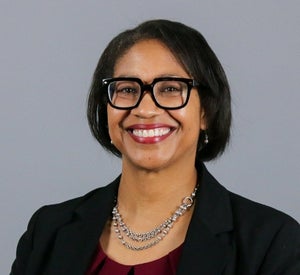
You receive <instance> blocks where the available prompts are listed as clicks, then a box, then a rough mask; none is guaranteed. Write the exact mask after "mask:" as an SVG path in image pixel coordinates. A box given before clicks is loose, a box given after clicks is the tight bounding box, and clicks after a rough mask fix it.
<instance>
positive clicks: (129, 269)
mask: <svg viewBox="0 0 300 275" xmlns="http://www.w3.org/2000/svg"><path fill="white" fill-rule="evenodd" d="M182 247H183V244H182V245H180V246H179V247H177V248H176V249H174V250H173V251H171V252H170V253H169V254H168V255H166V256H164V257H162V258H160V259H157V260H154V261H152V262H147V263H143V264H137V265H123V264H120V263H117V262H115V261H113V260H112V259H110V258H108V256H107V255H106V254H105V253H104V251H103V250H102V248H101V245H100V244H99V246H98V248H97V251H96V253H95V256H94V259H93V260H92V263H91V265H90V267H89V269H88V271H87V273H86V275H111V274H115V275H129V274H130V275H131V274H134V275H158V274H159V275H175V274H176V269H177V265H178V262H179V258H180V255H181V251H182Z"/></svg>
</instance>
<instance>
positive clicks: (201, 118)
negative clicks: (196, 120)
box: [200, 108, 207, 131]
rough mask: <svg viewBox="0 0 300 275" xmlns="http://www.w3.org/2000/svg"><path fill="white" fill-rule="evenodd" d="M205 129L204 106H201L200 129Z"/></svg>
mask: <svg viewBox="0 0 300 275" xmlns="http://www.w3.org/2000/svg"><path fill="white" fill-rule="evenodd" d="M206 129H207V122H206V115H205V111H204V108H201V111H200V130H202V131H203V130H206Z"/></svg>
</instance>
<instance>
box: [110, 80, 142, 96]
mask: <svg viewBox="0 0 300 275" xmlns="http://www.w3.org/2000/svg"><path fill="white" fill-rule="evenodd" d="M113 87H114V93H115V95H116V96H118V97H128V96H136V95H138V94H139V90H140V88H139V84H138V83H135V82H130V81H117V82H115V83H114V85H113Z"/></svg>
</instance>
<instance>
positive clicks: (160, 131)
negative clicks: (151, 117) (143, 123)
mask: <svg viewBox="0 0 300 275" xmlns="http://www.w3.org/2000/svg"><path fill="white" fill-rule="evenodd" d="M170 131H171V129H170V128H156V129H150V130H146V129H135V130H133V131H132V133H133V134H134V135H135V136H138V137H161V136H163V135H166V134H167V133H169V132H170Z"/></svg>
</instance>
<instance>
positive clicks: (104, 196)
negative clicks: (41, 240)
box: [30, 178, 118, 230]
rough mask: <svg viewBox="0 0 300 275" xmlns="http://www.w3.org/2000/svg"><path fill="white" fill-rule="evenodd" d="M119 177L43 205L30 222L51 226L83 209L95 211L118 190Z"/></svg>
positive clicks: (64, 220)
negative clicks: (76, 195) (89, 189)
mask: <svg viewBox="0 0 300 275" xmlns="http://www.w3.org/2000/svg"><path fill="white" fill-rule="evenodd" d="M117 185H118V178H117V179H116V180H114V181H113V182H111V183H110V184H108V185H106V186H103V187H100V188H97V189H94V190H92V191H90V192H88V193H87V194H85V195H83V196H80V197H76V198H72V199H70V200H66V201H63V202H60V203H56V204H50V205H45V206H42V207H41V208H40V209H38V210H37V211H36V212H35V213H34V214H33V216H32V218H31V221H30V223H38V224H41V225H42V226H43V227H45V228H47V229H48V230H49V228H51V227H53V226H55V225H56V226H57V225H58V226H59V225H60V224H62V223H67V222H68V221H70V220H71V219H73V216H74V215H76V214H78V213H79V214H80V212H82V211H86V212H88V211H93V209H94V208H96V207H97V205H98V204H99V202H100V203H105V200H108V199H109V198H112V197H113V196H114V193H115V192H116V188H117Z"/></svg>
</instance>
